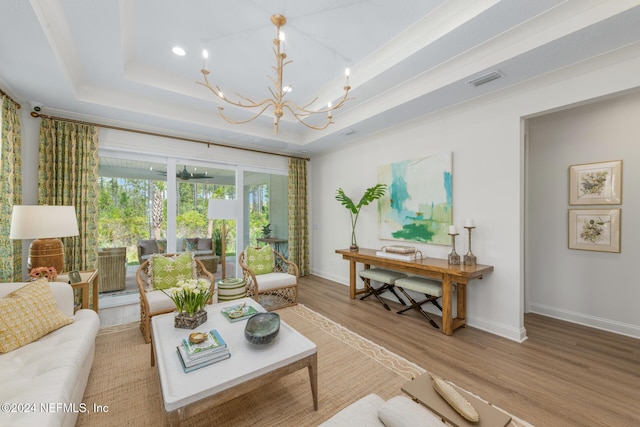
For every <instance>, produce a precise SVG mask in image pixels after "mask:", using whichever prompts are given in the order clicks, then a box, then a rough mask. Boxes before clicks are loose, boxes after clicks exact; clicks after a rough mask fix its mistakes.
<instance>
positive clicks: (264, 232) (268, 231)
mask: <svg viewBox="0 0 640 427" xmlns="http://www.w3.org/2000/svg"><path fill="white" fill-rule="evenodd" d="M262 237H265V238H269V237H271V224H267V225H265V226H264V227H262Z"/></svg>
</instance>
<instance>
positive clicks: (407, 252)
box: [376, 245, 422, 261]
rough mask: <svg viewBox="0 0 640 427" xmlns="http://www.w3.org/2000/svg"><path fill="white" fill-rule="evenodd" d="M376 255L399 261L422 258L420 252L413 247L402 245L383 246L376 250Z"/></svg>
mask: <svg viewBox="0 0 640 427" xmlns="http://www.w3.org/2000/svg"><path fill="white" fill-rule="evenodd" d="M376 255H378V256H381V257H384V258H391V259H397V260H399V261H415V260H416V259H421V258H422V252H420V251H418V250H416V248H415V247H413V246H403V245H391V246H383V247H382V249H380V250H379V251H376Z"/></svg>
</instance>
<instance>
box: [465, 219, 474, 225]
mask: <svg viewBox="0 0 640 427" xmlns="http://www.w3.org/2000/svg"><path fill="white" fill-rule="evenodd" d="M464 226H465V227H473V219H471V218H467V219H466V220H465V222H464Z"/></svg>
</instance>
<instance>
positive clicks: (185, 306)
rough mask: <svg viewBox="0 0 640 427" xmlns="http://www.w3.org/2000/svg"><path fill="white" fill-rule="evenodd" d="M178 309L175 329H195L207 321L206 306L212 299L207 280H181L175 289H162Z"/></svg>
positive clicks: (209, 284)
mask: <svg viewBox="0 0 640 427" xmlns="http://www.w3.org/2000/svg"><path fill="white" fill-rule="evenodd" d="M162 292H164V293H165V294H166V295H167V296H168V297H169V298H171V300H172V301H173V302H174V303H175V305H176V308H177V309H178V314H176V319H175V327H176V328H184V329H194V328H196V327H198V326H199V325H202V324H203V323H204V322H206V321H207V312H206V311H205V310H204V306H205V305H206V304H207V302H208V301H209V300H210V299H211V283H210V282H209V281H208V280H206V279H188V280H180V281H178V283H177V285H176V286H175V287H173V288H168V289H166V290H165V289H162Z"/></svg>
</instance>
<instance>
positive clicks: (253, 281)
mask: <svg viewBox="0 0 640 427" xmlns="http://www.w3.org/2000/svg"><path fill="white" fill-rule="evenodd" d="M238 263H239V264H240V267H241V268H242V272H243V278H244V281H245V284H246V292H247V294H246V295H247V297H250V298H253V299H254V300H256V301H257V302H258V303H259V304H260V305H262V306H263V307H264V308H266V309H267V310H269V311H272V310H277V309H279V308H284V307H289V306H291V305H296V304H297V303H298V276H299V273H298V266H297V265H296V264H295V263H293V262H291V261H287V260H286V259H285V258H284V257H283V256H282V254H281V253H280V252H277V251H276V250H274V249H273V247H271V246H264V247H262V248H253V247H250V246H249V247H247V248H246V249H245V250H244V251H243V252H242V253H241V254H240V256H239V258H238Z"/></svg>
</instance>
